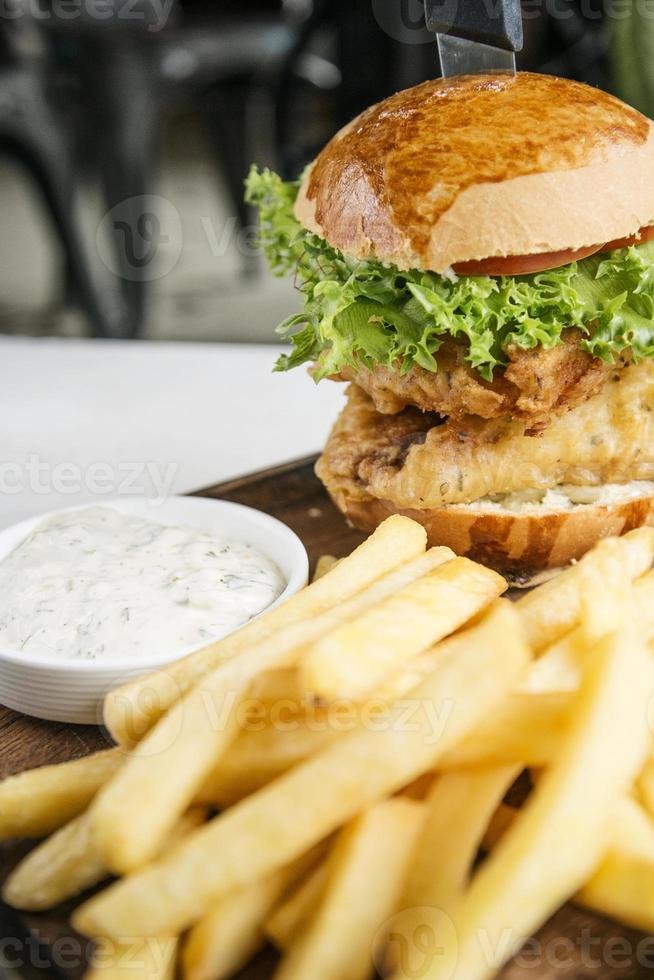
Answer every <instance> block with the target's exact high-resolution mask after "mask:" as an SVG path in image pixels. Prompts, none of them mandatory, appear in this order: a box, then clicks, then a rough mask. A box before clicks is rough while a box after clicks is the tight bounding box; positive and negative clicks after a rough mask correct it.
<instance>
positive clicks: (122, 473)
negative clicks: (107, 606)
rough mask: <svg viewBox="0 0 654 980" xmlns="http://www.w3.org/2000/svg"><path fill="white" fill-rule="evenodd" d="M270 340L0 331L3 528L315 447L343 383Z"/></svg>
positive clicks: (187, 486)
mask: <svg viewBox="0 0 654 980" xmlns="http://www.w3.org/2000/svg"><path fill="white" fill-rule="evenodd" d="M276 353H277V349H276V348H275V347H271V346H264V345H236V344H194V343H187V344H181V343H156V342H154V343H153V342H150V343H140V342H120V341H114V342H106V341H98V340H71V339H59V338H57V339H49V338H48V339H27V338H20V337H0V372H1V373H0V377H1V379H2V381H1V385H0V527H5V526H7V525H9V524H12V523H14V522H15V521H18V520H22V519H23V518H26V517H30V516H32V515H34V514H39V513H43V512H45V511H48V510H52V509H54V508H57V507H67V506H73V505H77V504H83V503H87V502H96V503H97V502H101V501H102V498H103V497H111V496H116V495H134V494H138V495H147V496H159V495H167V494H169V493H184V492H185V491H189V490H195V489H199V488H200V487H202V486H206V485H208V484H212V483H218V482H220V481H222V480H226V479H229V478H231V477H234V476H239V475H241V474H244V473H247V472H250V471H252V470H257V469H261V468H263V467H266V466H271V465H274V464H276V463H281V462H285V461H287V460H291V459H294V458H297V457H301V456H305V455H307V454H309V453H313V452H316V451H318V450H319V449H320V447H321V445H322V444H323V443H324V440H325V438H326V436H327V433H328V431H329V428H330V426H331V424H332V422H333V420H334V419H335V417H336V415H337V413H338V411H339V409H340V407H341V405H342V403H343V386H342V385H337V384H333V383H332V382H327V381H325V382H322V383H321V384H319V385H317V386H316V385H315V384H314V383H313V381H312V380H311V379H310V378H309V377H308V375H307V373H306V371H305V370H303V369H302V368H300V369H296V370H294V371H292V372H289V373H285V374H276V373H272V365H273V362H274V359H275V357H276Z"/></svg>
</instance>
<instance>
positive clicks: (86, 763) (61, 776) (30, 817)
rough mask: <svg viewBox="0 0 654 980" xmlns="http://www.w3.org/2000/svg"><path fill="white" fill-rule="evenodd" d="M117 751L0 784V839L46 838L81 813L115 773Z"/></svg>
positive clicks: (120, 755)
mask: <svg viewBox="0 0 654 980" xmlns="http://www.w3.org/2000/svg"><path fill="white" fill-rule="evenodd" d="M123 759H124V754H123V753H122V752H121V751H120V750H119V749H107V750H106V751H104V752H96V753H95V754H94V755H87V756H84V757H83V758H81V759H75V760H74V761H73V762H63V763H60V764H59V765H53V766H41V767H40V768H39V769H30V770H28V771H27V772H21V773H19V774H18V775H17V776H9V777H8V778H7V779H4V780H2V782H0V839H5V838H7V837H45V835H46V834H51V833H52V832H53V831H54V830H58V828H59V827H62V826H63V825H64V824H65V823H68V821H69V820H72V819H73V817H76V816H77V815H78V814H79V813H82V812H83V811H84V810H85V809H86V808H87V806H88V805H89V803H90V802H91V800H92V799H93V797H94V796H95V794H96V793H97V792H98V790H99V789H100V788H101V787H102V786H104V784H105V783H106V782H107V780H108V779H109V778H110V777H111V776H113V774H114V773H115V772H116V771H117V770H118V767H119V766H120V764H121V762H122V761H123Z"/></svg>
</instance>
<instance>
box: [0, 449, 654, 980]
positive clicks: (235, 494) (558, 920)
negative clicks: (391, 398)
mask: <svg viewBox="0 0 654 980" xmlns="http://www.w3.org/2000/svg"><path fill="white" fill-rule="evenodd" d="M313 463H314V460H313V459H304V460H300V461H298V462H296V463H290V464H288V465H285V466H280V467H277V468H275V469H272V470H267V471H265V472H262V473H256V474H254V475H252V476H247V477H243V478H241V479H238V480H232V481H231V482H229V483H224V484H221V485H220V486H216V487H211V488H209V489H207V490H203V491H200V492H199V494H197V495H198V496H203V497H218V498H221V499H224V500H232V501H235V502H237V503H241V504H247V505H248V506H250V507H256V508H257V509H259V510H263V511H266V512H267V513H269V514H273V515H274V516H275V517H278V518H279V519H280V520H282V521H284V523H286V524H288V525H289V526H290V527H292V528H293V530H294V531H296V532H297V534H298V535H299V536H300V538H301V539H302V540H303V542H304V544H305V545H306V548H307V550H308V552H309V558H310V560H311V564H312V567H313V565H314V564H315V561H316V559H317V558H318V557H319V555H321V554H333V555H337V556H341V555H345V554H347V553H348V552H350V551H351V550H352V548H354V547H355V546H356V545H357V544H359V542H360V541H361V540H362V537H363V536H362V535H360V534H358V533H357V532H355V531H352V530H351V529H350V528H349V527H348V526H347V525H346V523H345V521H344V520H343V518H342V517H341V515H340V514H339V513H338V511H337V510H336V508H335V507H334V506H333V504H332V503H331V502H330V501H329V499H328V498H327V495H326V493H325V491H324V490H323V488H322V485H321V484H320V483H319V481H318V480H317V478H316V477H315V475H314V473H313ZM109 743H110V740H109V737H108V735H107V733H106V732H104V731H103V730H102V729H100V728H95V727H90V726H79V725H64V724H59V723H53V722H45V721H38V720H36V719H33V718H27V717H25V716H23V715H19V714H16V713H15V712H13V711H10V710H9V709H8V708H2V707H0V778H1V777H4V776H7V775H9V774H10V773H14V772H20V771H22V770H23V769H27V768H32V767H34V766H38V765H44V764H46V763H52V762H63V761H65V760H67V759H72V758H76V757H79V756H82V755H86V754H87V753H89V752H92V751H96V750H97V749H99V748H106V747H107V746H108V744H109ZM28 849H29V845H27V844H25V842H17V841H16V842H15V841H9V842H6V843H3V844H2V845H0V876H1V877H2V878H4V876H5V875H6V873H7V872H8V870H9V869H10V868H11V867H12V866H13V865H14V864H15V863H16V862H17V861H18V860H19V858H20V857H22V856H23V855H24V854H25V853H26V852H27V850H28ZM75 904H76V903H71V904H70V905H67V906H65V907H62V908H60V909H56V910H54V911H53V912H48V913H46V914H41V915H23V914H17V913H15V912H14V911H13V910H11V909H9V908H7V907H6V906H4V905H2V904H1V903H0V976H2V977H4V978H9V977H11V978H12V980H35V978H37V977H41V978H42V977H44V975H45V976H47V977H48V980H54V978H55V977H58V978H61V980H79V978H80V977H81V975H82V974H83V972H84V967H85V962H86V958H87V956H88V944H86V943H85V942H84V941H83V940H82V939H81V938H80V937H79V936H76V935H75V934H74V933H73V931H72V930H71V929H70V927H69V925H68V917H69V914H70V911H71V909H72V908H73V907H74V905H75ZM517 938H518V937H510V936H504V937H501V938H500V941H501V942H502V943H503V944H505V946H503V947H502V948H513V945H514V944H515V943H516V941H517ZM491 948H492V947H491ZM274 962H275V956H274V953H273V952H272V951H271V950H266V951H264V952H263V953H262V954H261V955H260V956H259V957H258V958H257V960H256V962H255V963H253V964H252V965H251V966H249V967H248V968H247V969H246V970H244V971H243V973H242V974H241V980H266V978H268V977H270V976H271V973H272V969H273V965H274ZM653 975H654V938H653V937H647V936H645V935H644V934H642V933H638V932H635V931H632V930H627V929H624V928H622V927H620V926H618V925H616V924H615V923H613V922H610V921H608V920H606V919H603V918H601V917H600V916H596V915H592V914H590V913H587V912H585V911H582V910H580V909H577V908H575V907H574V906H572V905H568V906H565V907H564V908H563V909H561V910H560V911H559V912H558V913H557V914H556V915H555V916H554V917H553V918H552V919H551V920H550V922H548V923H547V925H546V926H545V927H544V928H543V929H541V930H540V932H539V933H538V935H537V936H536V937H535V939H534V940H533V941H532V942H531V943H530V944H529V945H528V946H527V947H525V948H524V949H523V951H522V952H521V954H519V955H518V957H517V958H516V959H514V960H513V961H512V962H510V963H509V964H508V965H507V966H506V967H505V969H504V970H503V971H502V974H501V977H502V980H554V978H556V980H587V978H588V980H590V978H593V980H643V978H645V977H650V976H653Z"/></svg>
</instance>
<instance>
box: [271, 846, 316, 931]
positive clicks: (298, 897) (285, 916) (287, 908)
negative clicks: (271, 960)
mask: <svg viewBox="0 0 654 980" xmlns="http://www.w3.org/2000/svg"><path fill="white" fill-rule="evenodd" d="M327 875H328V863H327V861H323V862H322V863H321V864H319V865H318V867H317V868H315V869H314V870H313V872H312V873H311V874H310V875H309V876H308V877H307V878H305V879H304V881H303V882H302V883H301V884H300V885H298V887H297V888H296V889H295V890H294V891H293V892H291V894H290V895H289V896H288V898H287V899H286V900H285V901H284V902H282V903H281V905H279V906H278V907H277V908H276V909H275V911H274V912H273V914H272V915H271V916H270V918H269V919H268V921H267V922H266V925H265V933H266V935H267V936H268V938H269V939H270V940H271V941H272V942H273V943H274V944H275V946H276V947H277V949H280V950H286V949H288V947H289V946H290V945H291V943H292V941H293V939H295V938H296V937H297V936H299V934H300V933H301V932H302V930H303V928H304V927H305V925H306V924H307V922H308V921H309V919H311V918H312V917H313V914H314V912H315V911H316V909H317V908H318V906H319V904H320V900H321V899H322V896H323V894H324V891H325V886H326V884H327Z"/></svg>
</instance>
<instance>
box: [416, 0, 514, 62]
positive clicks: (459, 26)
mask: <svg viewBox="0 0 654 980" xmlns="http://www.w3.org/2000/svg"><path fill="white" fill-rule="evenodd" d="M425 20H426V23H427V30H428V31H433V32H434V33H438V34H456V36H457V37H465V38H467V39H468V40H469V41H480V42H481V43H482V44H492V45H493V46H494V47H496V48H504V49H505V50H507V51H520V50H521V49H522V14H521V11H520V0H425Z"/></svg>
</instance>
